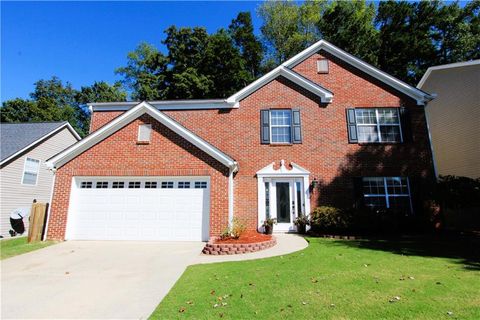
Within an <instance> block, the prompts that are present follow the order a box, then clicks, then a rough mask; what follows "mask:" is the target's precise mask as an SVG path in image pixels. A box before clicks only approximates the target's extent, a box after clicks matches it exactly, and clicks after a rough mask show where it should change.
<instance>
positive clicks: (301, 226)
mask: <svg viewBox="0 0 480 320" xmlns="http://www.w3.org/2000/svg"><path fill="white" fill-rule="evenodd" d="M297 232H298V233H300V234H305V233H307V226H306V225H304V224H299V225H297Z"/></svg>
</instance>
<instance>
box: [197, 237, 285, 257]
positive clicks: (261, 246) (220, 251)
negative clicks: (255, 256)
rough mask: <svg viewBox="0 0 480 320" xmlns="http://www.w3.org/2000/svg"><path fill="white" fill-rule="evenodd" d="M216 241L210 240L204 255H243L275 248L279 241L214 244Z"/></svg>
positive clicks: (203, 251) (273, 239)
mask: <svg viewBox="0 0 480 320" xmlns="http://www.w3.org/2000/svg"><path fill="white" fill-rule="evenodd" d="M214 241H215V240H210V241H209V242H208V243H207V244H206V245H205V247H204V248H203V250H202V253H203V254H208V255H227V254H242V253H249V252H256V251H260V250H265V249H268V248H271V247H273V246H274V245H276V244H277V239H275V237H272V239H270V240H267V241H263V242H256V243H214Z"/></svg>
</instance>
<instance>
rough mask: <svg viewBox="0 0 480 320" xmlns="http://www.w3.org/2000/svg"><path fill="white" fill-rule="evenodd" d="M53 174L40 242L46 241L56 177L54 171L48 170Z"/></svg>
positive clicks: (55, 171)
mask: <svg viewBox="0 0 480 320" xmlns="http://www.w3.org/2000/svg"><path fill="white" fill-rule="evenodd" d="M50 170H51V171H52V173H53V179H52V187H51V188H50V200H49V202H48V210H47V221H45V234H44V235H43V238H42V241H45V240H47V234H48V223H49V222H50V213H51V211H52V201H53V191H54V190H55V178H56V177H57V175H56V173H57V170H56V169H50Z"/></svg>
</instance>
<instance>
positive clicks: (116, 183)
mask: <svg viewBox="0 0 480 320" xmlns="http://www.w3.org/2000/svg"><path fill="white" fill-rule="evenodd" d="M112 188H113V189H122V188H125V183H124V182H123V181H114V182H113V183H112Z"/></svg>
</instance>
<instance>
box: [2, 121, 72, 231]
mask: <svg viewBox="0 0 480 320" xmlns="http://www.w3.org/2000/svg"><path fill="white" fill-rule="evenodd" d="M75 142H77V139H75V137H74V136H73V135H72V134H71V132H70V131H69V130H68V129H67V128H64V129H62V130H61V131H59V132H58V133H56V134H55V135H53V136H51V137H50V138H48V139H47V140H45V141H43V142H42V143H41V144H39V145H37V146H35V147H34V148H33V149H30V150H28V151H27V152H25V153H23V154H21V155H20V156H18V157H17V158H16V159H15V160H13V161H11V162H9V163H8V164H7V165H6V166H4V167H2V168H1V169H0V192H1V201H0V234H1V235H3V236H4V237H10V235H9V234H8V230H10V213H11V212H12V210H14V209H16V208H21V207H30V206H31V204H32V201H33V199H37V201H38V202H49V201H50V192H51V189H52V180H53V174H52V172H51V171H49V170H48V169H47V167H46V165H45V161H46V160H47V159H49V158H51V157H52V156H54V155H55V154H57V153H59V152H60V151H62V150H64V149H65V148H67V147H68V146H70V145H72V144H73V143H75ZM27 157H29V158H33V159H38V160H40V168H39V173H38V178H37V185H35V186H33V185H23V184H22V176H23V167H24V164H25V159H26V158H27ZM26 226H28V224H27V223H26Z"/></svg>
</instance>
